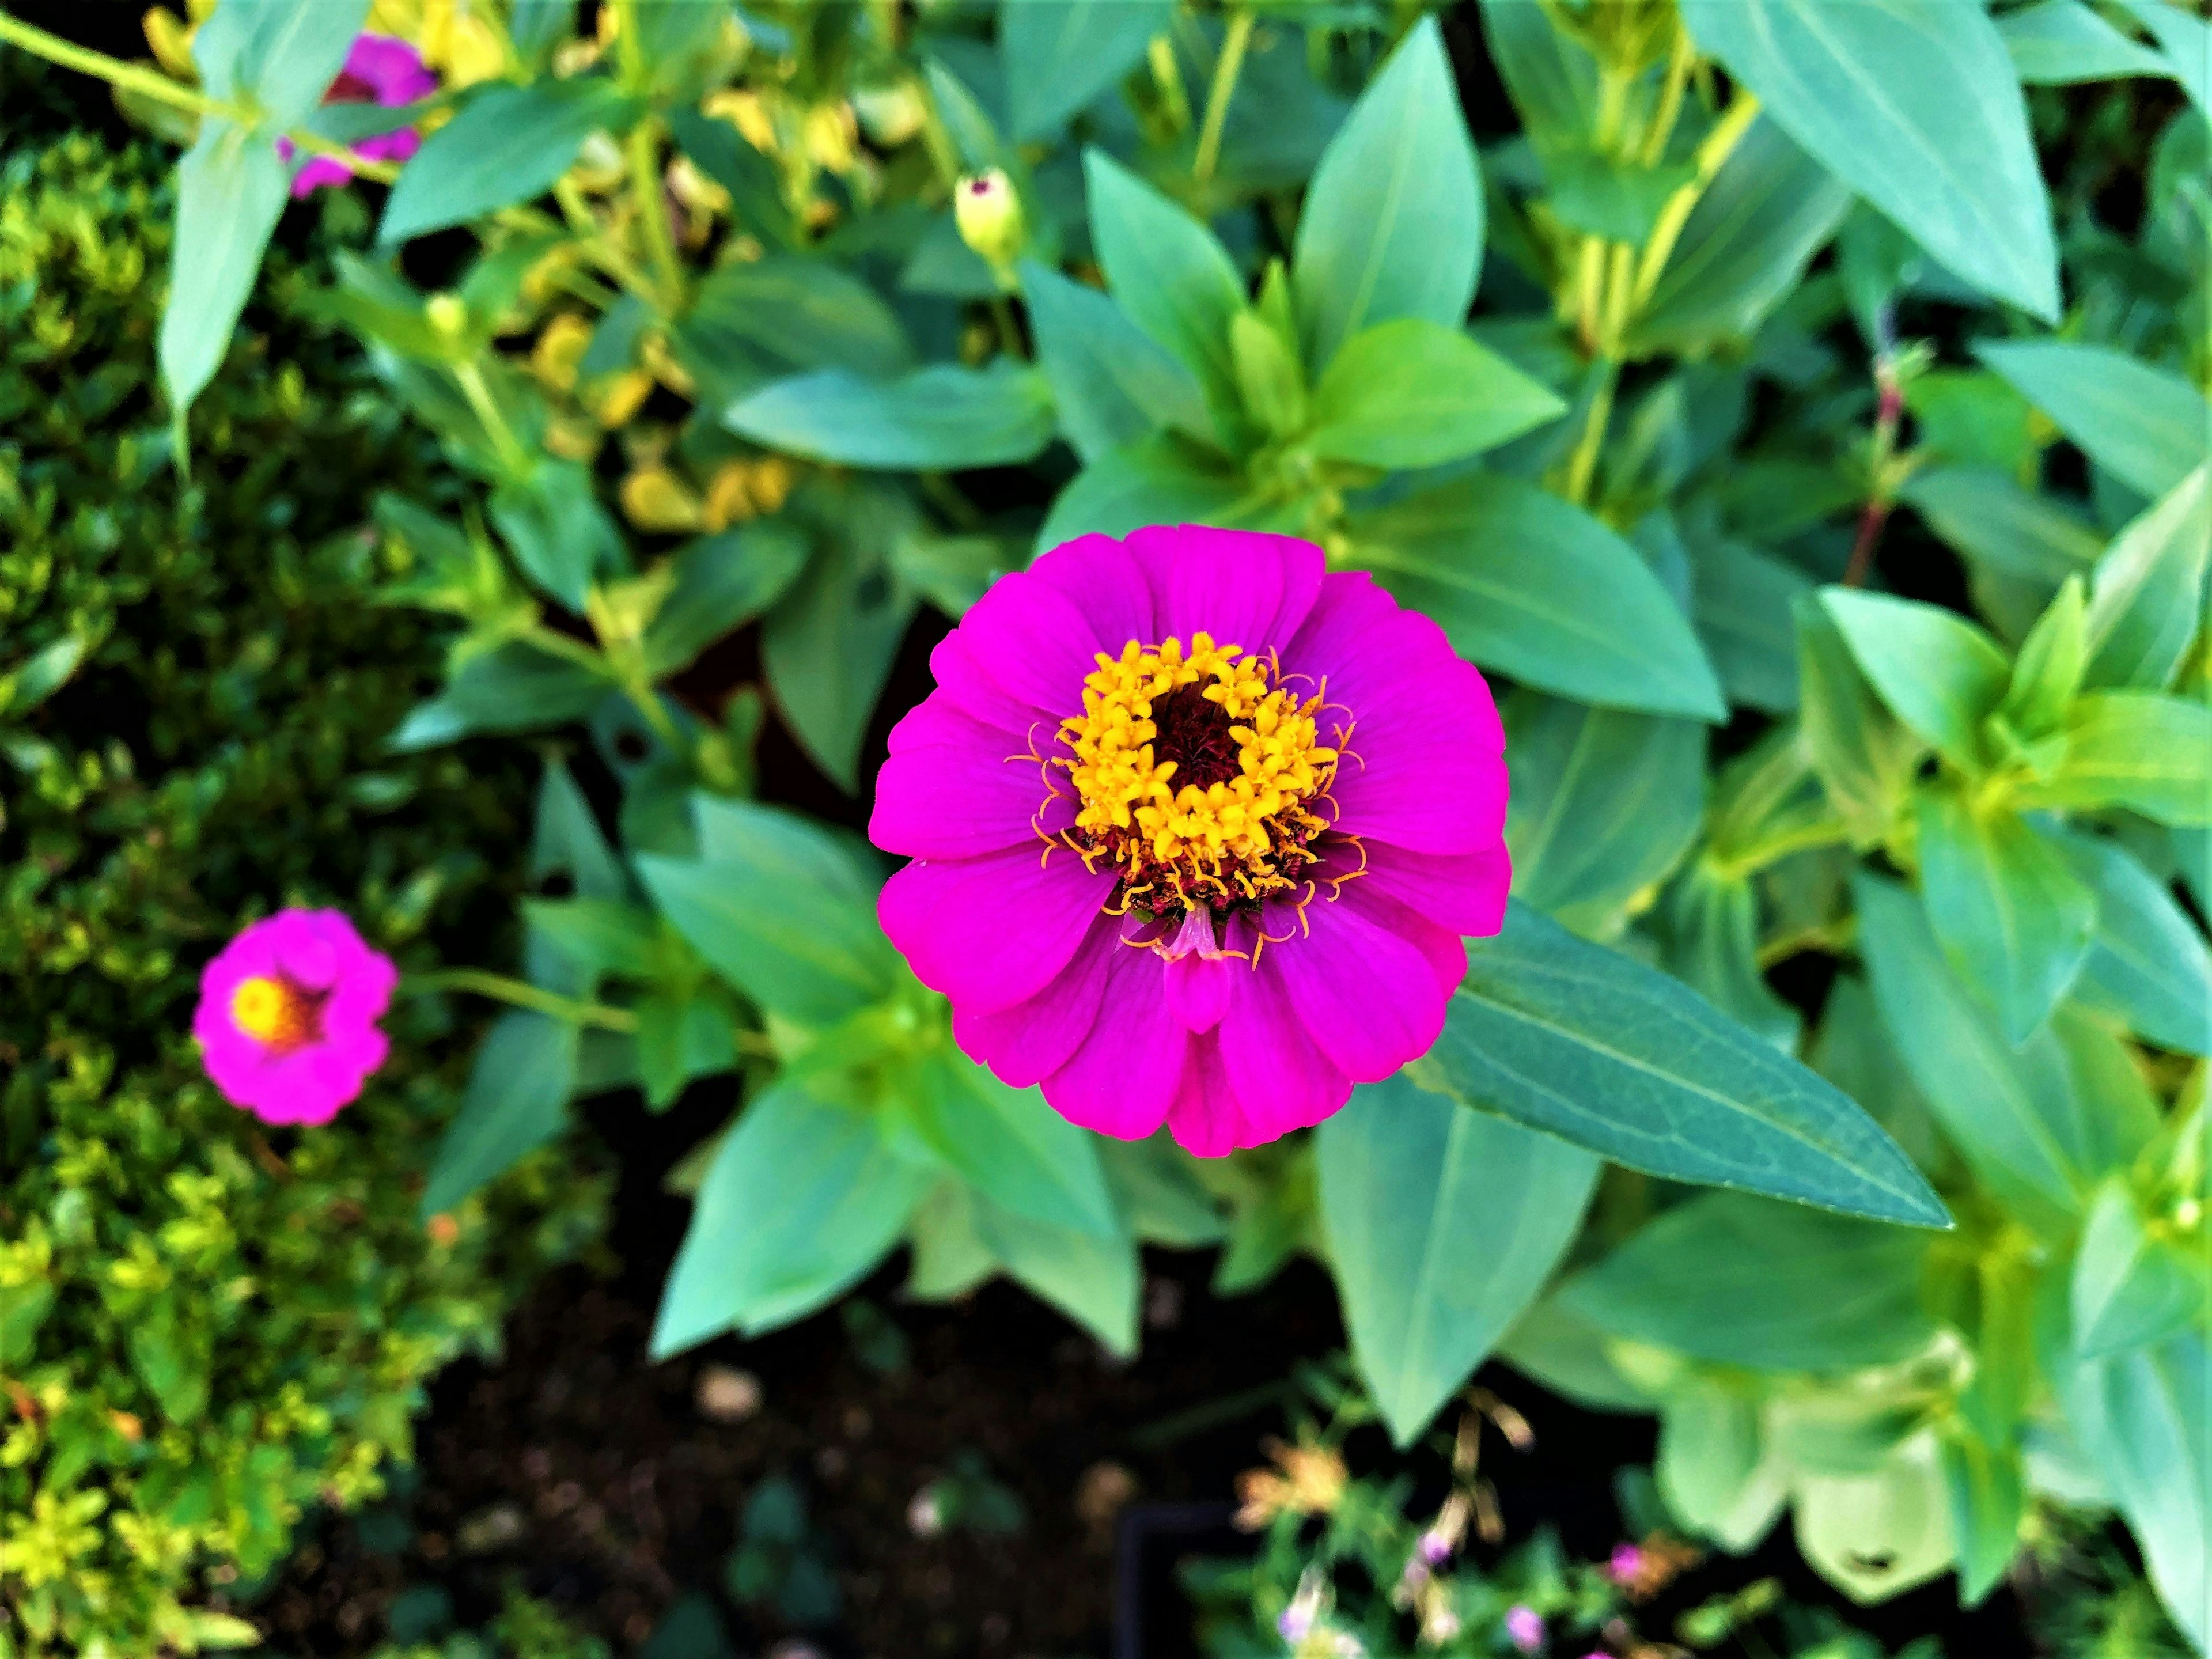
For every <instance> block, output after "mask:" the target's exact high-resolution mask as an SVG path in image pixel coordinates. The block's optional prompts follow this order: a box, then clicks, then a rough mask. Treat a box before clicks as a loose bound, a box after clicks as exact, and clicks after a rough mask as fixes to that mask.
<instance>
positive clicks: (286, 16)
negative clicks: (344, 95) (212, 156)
mask: <svg viewBox="0 0 2212 1659" xmlns="http://www.w3.org/2000/svg"><path fill="white" fill-rule="evenodd" d="M367 16H368V4H367V3H366V0H221V3H219V4H217V5H216V7H215V9H214V10H213V12H212V13H211V14H210V15H209V16H208V18H207V20H206V21H204V22H203V23H202V24H201V25H200V27H199V28H198V29H197V31H196V32H195V33H194V34H193V37H192V63H193V65H194V67H196V68H197V70H199V73H200V83H201V85H202V87H203V88H204V89H205V90H206V92H207V94H208V95H209V96H210V97H211V98H218V99H222V100H226V101H243V102H245V103H246V105H247V106H249V107H252V109H253V111H254V113H255V114H256V116H257V117H258V120H257V122H256V125H257V126H258V129H259V131H261V132H262V133H263V134H264V136H266V135H268V134H270V133H273V132H276V131H281V130H283V129H284V128H288V127H296V126H299V125H301V124H302V123H303V122H305V121H306V120H307V118H308V116H310V115H311V114H313V112H315V111H316V110H317V109H318V108H319V107H320V106H321V105H322V102H323V98H324V95H325V94H326V93H328V92H329V90H330V85H331V81H333V80H334V79H336V78H337V73H338V71H339V70H341V69H343V68H344V67H345V60H346V52H347V51H348V50H349V48H350V47H351V46H352V45H353V43H354V40H355V37H356V36H357V35H359V34H360V33H361V31H362V23H363V20H364V19H366V18H367Z"/></svg>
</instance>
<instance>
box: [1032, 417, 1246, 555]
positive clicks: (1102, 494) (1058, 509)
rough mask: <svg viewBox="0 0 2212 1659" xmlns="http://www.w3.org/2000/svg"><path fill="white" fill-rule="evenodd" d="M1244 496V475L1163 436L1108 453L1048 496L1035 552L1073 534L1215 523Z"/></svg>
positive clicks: (1228, 516) (1233, 512)
mask: <svg viewBox="0 0 2212 1659" xmlns="http://www.w3.org/2000/svg"><path fill="white" fill-rule="evenodd" d="M1249 499H1250V497H1249V487H1248V486H1247V485H1246V483H1245V482H1244V480H1243V477H1241V476H1239V475H1238V474H1237V473H1234V472H1231V471H1227V470H1226V469H1225V467H1224V466H1223V465H1222V464H1221V463H1220V462H1219V461H1218V459H1215V460H1212V461H1209V459H1207V457H1206V456H1205V455H1204V454H1203V453H1199V452H1194V450H1193V449H1192V448H1191V447H1189V446H1188V445H1187V444H1185V443H1184V442H1182V441H1181V440H1180V439H1177V438H1176V437H1174V436H1173V435H1170V434H1168V433H1156V434H1155V435H1152V437H1150V438H1147V439H1146V440H1144V441H1142V442H1140V443H1137V444H1133V445H1131V446H1129V447H1126V448H1122V449H1109V450H1108V451H1107V452H1106V453H1104V454H1103V455H1101V456H1099V457H1098V458H1097V459H1096V460H1094V461H1092V462H1091V464H1090V465H1088V466H1086V467H1085V468H1084V469H1083V471H1080V472H1079V473H1077V474H1076V475H1075V477H1074V479H1073V482H1071V483H1069V484H1068V486H1067V488H1066V489H1063V490H1061V491H1060V494H1059V495H1057V496H1055V497H1054V500H1053V503H1052V510H1051V511H1050V512H1049V513H1047V514H1046V515H1045V520H1044V527H1043V528H1042V529H1041V530H1039V531H1038V532H1037V539H1036V546H1037V551H1038V552H1040V553H1042V552H1044V551H1046V550H1049V549H1051V548H1054V547H1057V546H1059V545H1060V544H1061V543H1062V542H1066V541H1073V540H1074V539H1075V538H1077V537H1078V536H1088V535H1091V534H1094V533H1096V534H1098V535H1103V536H1126V535H1127V534H1128V533H1129V532H1131V531H1132V530H1136V529H1139V528H1141V527H1142V526H1146V525H1149V524H1222V523H1225V522H1228V521H1229V520H1231V519H1232V518H1233V517H1234V516H1235V515H1236V514H1237V513H1238V512H1239V511H1240V510H1241V509H1242V508H1243V506H1244V505H1245V504H1246V503H1247V501H1249Z"/></svg>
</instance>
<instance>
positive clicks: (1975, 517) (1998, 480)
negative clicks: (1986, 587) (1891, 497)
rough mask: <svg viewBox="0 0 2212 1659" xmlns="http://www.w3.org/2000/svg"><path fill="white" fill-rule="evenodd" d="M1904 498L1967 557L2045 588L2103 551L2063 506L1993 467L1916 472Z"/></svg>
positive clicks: (2094, 534)
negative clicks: (2023, 486) (2022, 485)
mask: <svg viewBox="0 0 2212 1659" xmlns="http://www.w3.org/2000/svg"><path fill="white" fill-rule="evenodd" d="M1901 494H1902V496H1903V499H1904V500H1905V501H1906V502H1907V503H1908V504H1910V505H1911V507H1913V508H1914V509H1915V510H1916V511H1917V512H1918V513H1919V514H1920V515H1921V517H1923V518H1924V519H1926V520H1928V525H1929V528H1930V529H1932V530H1933V531H1935V532H1936V534H1937V535H1938V536H1941V537H1942V538H1943V539H1944V540H1945V541H1946V542H1948V543H1949V544H1950V545H1952V546H1953V547H1954V548H1956V549H1958V550H1959V551H1960V552H1961V553H1963V554H1965V555H1966V556H1967V557H1968V558H1970V559H1973V560H1976V561H1978V562H1980V563H1983V564H1985V565H1987V566H1989V567H1990V568H1991V569H1993V570H1996V571H2000V572H2002V573H2003V574H2006V575H2008V576H2018V577H2020V578H2021V579H2022V580H2027V581H2033V582H2037V583H2040V584H2042V585H2043V586H2046V587H2056V586H2057V585H2058V584H2059V583H2060V582H2062V581H2063V580H2066V578H2067V577H2069V576H2070V575H2073V574H2076V573H2082V574H2086V573H2087V570H2088V569H2089V568H2090V567H2091V566H2092V565H2093V564H2094V563H2095V562H2097V556H2098V555H2099V554H2100V553H2101V552H2102V551H2103V550H2104V545H2105V544H2104V539H2103V538H2101V537H2100V536H2099V535H2098V534H2097V532H2096V530H2095V529H2094V528H2093V526H2091V525H2090V524H2089V523H2088V521H2087V520H2085V519H2082V518H2081V517H2079V516H2078V515H2077V514H2075V513H2074V512H2073V511H2072V510H2071V509H2069V507H2066V506H2065V505H2064V504H2063V502H2062V501H2059V500H2057V498H2056V497H2054V496H2050V495H2039V494H2037V493H2036V492H2034V491H2033V490H2030V489H2023V488H2022V487H2021V483H2020V481H2019V480H2018V479H2016V478H2014V477H2008V475H2006V474H2005V473H2002V472H1998V471H1994V470H1992V469H1990V468H1988V467H1979V466H1946V467H1937V468H1935V469H1933V470H1931V471H1923V472H1916V473H1914V474H1913V475H1912V477H1911V478H1910V479H1908V480H1907V481H1906V483H1905V488H1904V489H1903V491H1902V492H1901Z"/></svg>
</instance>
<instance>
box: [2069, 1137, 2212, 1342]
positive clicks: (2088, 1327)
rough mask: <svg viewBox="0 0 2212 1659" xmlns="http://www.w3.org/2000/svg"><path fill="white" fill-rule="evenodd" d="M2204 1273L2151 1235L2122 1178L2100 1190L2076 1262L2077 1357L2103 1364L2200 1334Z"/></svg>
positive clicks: (2180, 1248)
mask: <svg viewBox="0 0 2212 1659" xmlns="http://www.w3.org/2000/svg"><path fill="white" fill-rule="evenodd" d="M2207 1273H2208V1269H2207V1265H2206V1264H2205V1263H2204V1262H2203V1261H2201V1260H2196V1259H2192V1257H2191V1253H2190V1251H2189V1249H2187V1247H2186V1246H2185V1245H2181V1244H2179V1243H2177V1241H2174V1240H2172V1239H2170V1238H2160V1237H2155V1236H2154V1235H2153V1234H2152V1233H2150V1232H2149V1231H2148V1230H2147V1229H2146V1228H2145V1226H2144V1225H2143V1218H2142V1213H2141V1212H2139V1211H2138V1210H2137V1208H2136V1195H2135V1193H2134V1190H2133V1188H2131V1187H2130V1185H2129V1183H2128V1180H2127V1177H2126V1176H2112V1177H2111V1178H2110V1179H2109V1180H2107V1181H2106V1182H2105V1183H2104V1184H2103V1185H2102V1186H2100V1188H2098V1189H2097V1196H2096V1199H2095V1201H2094V1202H2093V1203H2092V1204H2091V1205H2090V1206H2089V1218H2088V1220H2087V1222H2086V1223H2085V1224H2084V1225H2083V1226H2082V1229H2081V1247H2080V1249H2078V1250H2076V1252H2075V1256H2074V1279H2073V1284H2072V1286H2071V1290H2070V1296H2069V1299H2070V1302H2071V1305H2072V1309H2073V1317H2074V1352H2075V1353H2076V1354H2078V1355H2080V1356H2081V1358H2084V1359H2103V1358H2109V1357H2110V1356H2112V1355H2113V1354H2118V1353H2124V1352H2128V1351H2130V1349H2136V1348H2146V1347H2155V1346H2158V1345H2159V1344H2160V1343H2162V1342H2164V1341H2165V1340H2166V1339H2167V1338H2168V1337H2170V1336H2172V1335H2174V1334H2177V1333H2179V1332H2181V1331H2185V1330H2187V1329H2189V1328H2191V1327H2192V1326H2201V1325H2202V1324H2203V1319H2204V1312H2205V1301H2206V1294H2207Z"/></svg>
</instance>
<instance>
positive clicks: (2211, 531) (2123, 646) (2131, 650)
mask: <svg viewBox="0 0 2212 1659" xmlns="http://www.w3.org/2000/svg"><path fill="white" fill-rule="evenodd" d="M2208 441H2212V433H2208ZM2208 563H2212V465H2208V466H2200V467H2198V468H2197V470H2196V471H2194V472H2191V474H2190V475H2189V476H2188V477H2185V478H2184V479H2183V480H2182V481H2181V482H2180V483H2178V484H2176V485H2175V486H2174V487H2173V489H2172V490H2171V491H2169V492H2168V493H2167V494H2166V496H2165V497H2164V499H2162V500H2160V501H2158V502H2157V503H2155V504H2154V506H2152V507H2149V508H2148V509H2147V510H2146V511H2145V512H2144V513H2142V516H2140V517H2139V518H2137V519H2136V520H2134V521H2133V522H2132V523H2130V524H2129V525H2128V526H2126V527H2125V528H2124V529H2123V530H2122V531H2121V532H2120V533H2119V534H2118V535H2117V536H2115V537H2113V538H2112V546H2111V547H2109V548H2107V549H2106V550H2105V554H2104V556H2103V557H2102V558H2100V559H2099V560H2098V561H2097V568H2096V573H2095V574H2093V576H2092V577H2091V578H2090V580H2089V618H2088V647H2089V662H2088V666H2087V671H2085V672H2084V674H2083V676H2082V678H2083V683H2084V684H2087V685H2090V686H2114V687H2130V686H2131V687H2134V688H2136V690H2143V691H2163V690H2166V686H2167V684H2169V683H2170V682H2171V681H2172V678H2173V676H2174V672H2175V671H2176V670H2178V669H2179V667H2180V666H2181V661H2182V658H2183V657H2184V656H2185V654H2187V653H2188V650H2189V642H2190V641H2191V640H2193V639H2195V638H2196V637H2197V631H2198V629H2201V628H2202V627H2203V619H2204V614H2205V610H2204V573H2205V568H2206V566H2207V564H2208Z"/></svg>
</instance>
